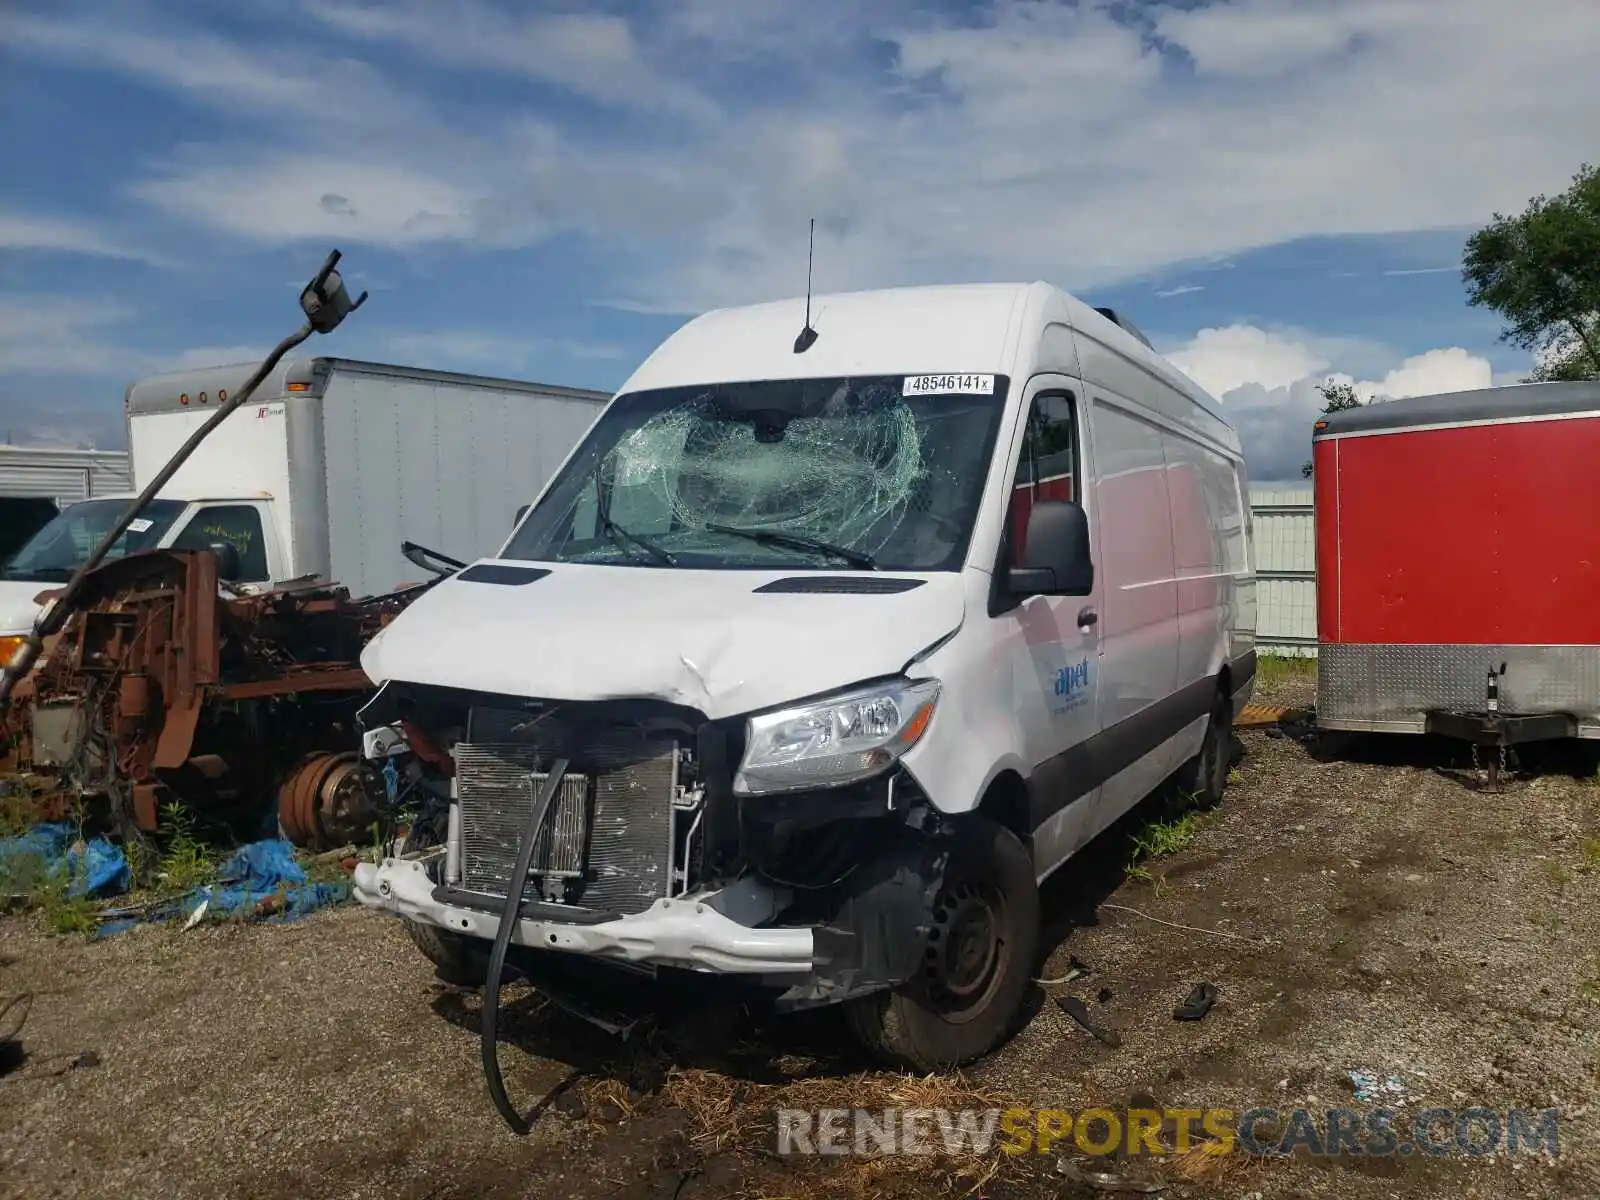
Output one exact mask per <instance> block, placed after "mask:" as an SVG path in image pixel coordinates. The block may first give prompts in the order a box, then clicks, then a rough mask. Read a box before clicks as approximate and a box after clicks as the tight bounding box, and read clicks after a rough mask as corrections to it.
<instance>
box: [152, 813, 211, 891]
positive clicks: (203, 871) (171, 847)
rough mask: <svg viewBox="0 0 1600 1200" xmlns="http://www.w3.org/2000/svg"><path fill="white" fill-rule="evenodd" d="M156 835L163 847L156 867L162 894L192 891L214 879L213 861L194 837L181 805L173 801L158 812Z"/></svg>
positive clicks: (192, 828)
mask: <svg viewBox="0 0 1600 1200" xmlns="http://www.w3.org/2000/svg"><path fill="white" fill-rule="evenodd" d="M159 834H160V836H161V838H162V840H163V842H164V843H165V848H164V849H163V850H162V852H161V857H160V860H159V862H158V863H157V864H156V878H157V880H158V881H159V883H160V885H161V889H162V890H163V891H172V892H188V891H192V890H193V889H195V888H197V887H201V886H203V885H204V884H207V883H210V882H211V881H212V879H213V878H215V877H216V873H217V862H216V859H215V858H214V857H213V856H212V853H211V850H210V849H209V848H208V847H207V846H206V845H205V844H204V843H203V842H201V841H199V840H198V839H197V838H196V837H195V836H194V825H193V822H192V821H191V819H190V817H189V814H188V812H187V811H186V810H185V809H184V807H183V806H182V805H181V804H178V803H177V802H176V801H174V802H173V803H171V804H168V805H167V806H166V807H165V808H163V809H162V810H161V822H160V830H159Z"/></svg>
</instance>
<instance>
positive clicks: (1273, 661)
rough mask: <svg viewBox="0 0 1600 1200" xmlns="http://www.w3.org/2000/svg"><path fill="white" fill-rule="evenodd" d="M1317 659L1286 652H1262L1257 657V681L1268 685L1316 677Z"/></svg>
mask: <svg viewBox="0 0 1600 1200" xmlns="http://www.w3.org/2000/svg"><path fill="white" fill-rule="evenodd" d="M1316 675H1317V660H1316V659H1314V658H1295V657H1291V656H1289V655H1284V654H1262V655H1259V656H1257V658H1256V682H1257V683H1260V684H1262V685H1264V686H1266V687H1271V686H1272V685H1273V684H1276V683H1283V682H1285V681H1287V680H1291V679H1315V678H1316Z"/></svg>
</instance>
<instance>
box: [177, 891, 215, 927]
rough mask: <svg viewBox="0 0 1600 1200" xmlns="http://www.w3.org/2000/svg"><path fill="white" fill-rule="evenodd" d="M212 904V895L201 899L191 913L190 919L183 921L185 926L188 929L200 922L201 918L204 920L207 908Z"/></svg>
mask: <svg viewBox="0 0 1600 1200" xmlns="http://www.w3.org/2000/svg"><path fill="white" fill-rule="evenodd" d="M210 906H211V897H210V896H207V897H206V898H205V899H204V900H202V901H200V903H199V904H197V905H195V907H194V911H193V912H192V913H190V914H189V919H188V920H187V921H185V922H184V923H183V928H184V929H185V930H186V931H187V930H190V929H193V928H194V927H195V926H196V925H198V924H200V922H201V920H203V919H204V917H205V915H206V909H207V908H209V907H210Z"/></svg>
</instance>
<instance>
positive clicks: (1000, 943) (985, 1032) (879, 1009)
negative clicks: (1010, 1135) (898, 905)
mask: <svg viewBox="0 0 1600 1200" xmlns="http://www.w3.org/2000/svg"><path fill="white" fill-rule="evenodd" d="M1038 940H1039V892H1038V887H1037V885H1036V883H1035V880H1034V874H1033V859H1032V856H1031V855H1029V853H1028V850H1027V847H1026V846H1024V845H1023V844H1022V842H1021V841H1020V840H1018V838H1017V836H1016V835H1015V834H1013V833H1012V832H1011V831H1010V830H1008V829H1006V828H1004V827H1003V826H1000V825H997V824H995V823H994V822H992V821H987V820H983V819H981V818H974V819H973V821H972V823H971V825H970V826H969V827H968V828H966V829H964V830H963V831H962V833H961V836H960V838H959V839H958V841H957V842H956V846H955V848H954V850H952V852H951V857H950V861H949V864H948V866H947V868H946V871H945V878H944V882H943V884H942V886H941V887H940V889H939V892H938V894H937V896H936V897H935V898H934V904H933V913H932V920H931V928H930V929H929V932H928V938H927V942H926V944H925V945H924V947H923V955H922V962H921V969H920V970H919V971H918V973H917V974H916V975H915V976H913V977H912V978H911V979H910V980H908V981H907V982H906V983H905V984H904V985H902V986H901V987H899V988H896V989H894V990H893V991H888V992H880V993H876V994H874V995H870V996H864V997H861V998H860V999H858V1000H853V1001H849V1002H848V1003H847V1004H846V1006H845V1016H846V1020H847V1021H848V1022H849V1025H850V1028H851V1031H852V1033H854V1035H855V1036H856V1038H857V1039H858V1040H859V1041H860V1042H861V1043H862V1044H863V1045H864V1046H865V1047H866V1048H867V1049H868V1050H869V1051H871V1052H872V1053H873V1054H875V1055H876V1056H877V1057H878V1058H880V1059H882V1060H883V1061H885V1062H886V1063H887V1064H889V1065H893V1066H900V1067H909V1068H910V1069H912V1070H914V1071H918V1072H920V1073H923V1074H926V1073H928V1072H930V1071H941V1070H948V1069H950V1068H952V1067H958V1066H961V1065H963V1064H965V1063H968V1062H971V1061H973V1060H974V1059H977V1058H981V1057H982V1056H983V1055H985V1054H987V1053H989V1052H990V1051H991V1050H993V1049H995V1048H996V1047H997V1046H998V1045H1000V1043H1001V1042H1003V1041H1004V1040H1005V1039H1006V1037H1007V1035H1008V1034H1009V1033H1010V1032H1011V1026H1012V1022H1013V1021H1014V1020H1015V1019H1016V1017H1017V1014H1018V1012H1019V1010H1020V1009H1021V1007H1022V1000H1023V996H1024V994H1025V993H1026V991H1027V987H1028V979H1029V972H1030V969H1031V967H1032V963H1033V957H1034V950H1035V947H1036V946H1037V945H1038Z"/></svg>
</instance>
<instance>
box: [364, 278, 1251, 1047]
mask: <svg viewBox="0 0 1600 1200" xmlns="http://www.w3.org/2000/svg"><path fill="white" fill-rule="evenodd" d="M813 306H814V311H815V312H816V313H817V320H816V321H815V322H814V328H815V337H814V338H812V337H811V336H810V335H807V336H806V337H802V338H800V339H799V340H797V338H796V335H797V334H800V333H801V330H802V326H803V322H804V312H805V307H804V302H803V301H801V300H792V301H786V302H783V303H775V304H766V305H760V306H756V307H750V308H739V309H732V310H724V311H718V312H713V313H710V314H708V315H705V316H702V317H700V318H698V319H696V320H694V321H692V322H690V323H689V324H688V325H686V326H685V327H684V328H682V329H681V330H679V331H678V332H677V333H676V334H674V335H673V336H672V337H671V338H669V339H668V340H667V341H666V342H665V343H664V344H663V345H662V346H661V347H660V348H659V349H658V350H657V351H656V352H655V353H654V354H652V355H651V356H650V357H649V358H648V359H647V360H646V361H645V362H644V364H643V365H642V366H640V367H639V368H638V370H637V371H636V372H635V373H634V375H633V376H632V378H630V379H629V380H628V382H627V383H626V385H625V386H624V387H623V388H622V390H621V392H620V393H619V394H618V395H617V397H616V398H615V399H614V400H613V401H612V402H611V403H610V405H609V406H608V407H607V409H606V411H605V412H604V413H603V414H602V416H601V417H600V419H599V420H598V421H597V422H596V424H595V426H594V428H593V429H591V430H590V431H589V433H588V434H587V436H586V437H585V438H584V439H583V441H582V442H581V443H580V444H579V445H578V446H577V448H576V449H575V450H574V452H573V453H572V455H571V456H570V457H569V458H568V459H567V461H566V462H565V463H564V465H563V466H562V467H561V469H560V471H559V472H558V473H557V474H556V476H555V478H554V479H553V481H552V482H551V483H550V484H549V486H548V487H546V488H545V489H544V490H543V491H542V493H541V494H540V495H539V497H538V499H537V502H536V503H534V504H533V505H532V508H531V510H530V511H529V512H528V513H527V514H526V516H525V517H524V518H523V519H522V521H521V522H520V523H519V524H518V526H517V528H516V530H515V531H514V532H513V534H512V535H511V537H510V538H509V540H508V541H507V542H506V543H505V545H504V546H503V547H501V548H500V550H499V551H498V553H496V554H494V555H493V556H491V557H489V558H485V559H483V560H481V561H478V562H476V563H474V564H472V565H471V566H470V567H469V568H468V569H466V570H463V571H461V572H460V573H458V574H457V575H456V576H455V577H453V578H451V579H447V580H445V581H444V582H442V583H441V584H439V585H437V586H436V587H435V588H434V589H433V590H432V591H431V592H429V593H428V594H427V595H425V596H423V597H421V598H420V599H419V600H418V601H417V602H416V603H415V604H413V605H411V606H410V607H409V608H408V609H407V611H405V612H404V613H402V614H401V615H400V616H399V618H398V619H397V620H396V621H395V622H394V623H392V624H391V625H389V626H388V627H387V628H386V629H385V630H384V631H383V632H381V633H380V634H379V635H378V636H377V637H376V638H375V639H374V640H373V641H372V642H371V643H369V645H368V646H367V648H366V651H365V653H364V656H363V659H362V665H363V667H364V668H365V670H366V672H367V674H368V675H369V676H370V677H371V678H372V679H374V680H375V681H378V682H379V683H380V685H381V686H380V688H379V691H378V694H377V695H376V696H375V697H374V699H373V701H372V702H371V703H370V704H369V706H368V709H367V710H366V712H365V713H364V715H363V724H364V726H365V727H366V728H367V729H368V730H369V740H370V739H371V735H372V733H374V732H378V731H384V730H398V731H399V732H400V733H402V734H404V735H405V736H406V737H407V738H409V739H410V744H411V745H412V746H413V747H414V748H415V749H416V751H417V753H418V755H419V757H421V758H423V759H425V760H426V761H427V762H429V763H431V764H433V768H434V770H435V771H436V773H437V776H438V778H440V779H448V785H447V786H446V787H444V788H442V791H443V793H444V794H448V795H449V796H450V801H449V810H448V822H447V833H446V836H445V837H444V839H443V840H442V843H441V844H438V845H435V846H432V847H428V848H425V849H413V850H410V851H408V852H407V853H402V854H396V855H394V856H392V857H389V858H387V859H385V860H384V861H383V862H381V863H378V864H366V865H362V866H359V867H358V868H357V874H356V890H357V894H358V896H359V898H360V899H361V900H362V901H363V902H364V903H367V904H369V905H373V906H376V907H378V908H382V909H387V910H389V911H391V912H393V913H396V914H398V915H400V916H401V917H403V918H405V919H406V920H407V921H408V922H409V923H410V924H411V926H412V929H413V931H414V933H413V936H414V937H416V939H417V941H418V942H419V944H420V945H422V946H423V947H424V948H425V949H426V950H427V951H428V952H429V953H430V954H431V955H432V956H433V957H434V958H435V961H436V962H438V963H439V964H440V966H441V968H448V969H450V970H453V971H456V972H457V973H459V974H464V975H468V976H470V974H471V972H472V971H473V970H477V971H478V972H479V974H478V979H479V980H480V981H481V980H482V978H483V976H482V971H483V968H484V966H485V964H486V962H487V961H488V960H487V958H486V956H485V953H484V952H485V951H487V950H488V949H489V948H490V944H491V939H494V938H495V937H496V935H497V934H500V933H502V931H503V932H504V936H505V937H506V938H507V939H508V940H509V946H508V947H507V951H506V952H507V954H508V957H507V961H508V962H509V963H512V964H514V965H515V967H516V968H517V969H519V970H521V971H523V972H524V973H525V974H526V975H527V976H528V977H529V978H530V979H532V980H533V981H534V982H535V984H536V985H537V986H541V987H545V986H547V981H557V980H559V987H560V988H561V989H563V992H562V994H564V995H566V996H568V997H569V998H572V997H579V998H581V996H582V995H584V994H590V993H586V992H585V991H584V989H586V988H590V987H591V986H592V988H593V992H592V994H593V995H595V996H596V997H598V996H600V995H601V993H602V992H604V993H605V995H606V996H607V997H609V998H610V999H611V1000H613V1001H614V998H615V997H616V996H618V995H633V996H636V997H638V998H639V999H640V1003H646V1002H648V1001H647V999H646V998H647V997H649V995H650V994H651V992H650V989H649V988H640V987H638V986H632V981H633V980H634V979H635V978H636V977H638V976H641V975H643V976H649V977H651V978H653V980H654V981H655V983H656V984H659V985H661V986H676V985H677V984H678V983H687V984H691V985H698V986H705V985H706V984H707V983H711V984H712V985H713V986H718V987H727V986H729V985H733V984H743V985H746V986H749V987H753V988H755V989H757V990H758V991H759V992H762V993H763V994H765V995H767V996H768V997H769V998H770V999H771V1000H772V1001H773V1003H774V1004H775V1006H776V1007H777V1008H778V1009H779V1010H786V1009H795V1008H801V1007H805V1006H809V1005H819V1004H827V1003H833V1002H842V1003H844V1004H846V1006H847V1011H848V1012H849V1014H850V1020H851V1023H852V1025H853V1027H854V1028H855V1029H856V1030H857V1032H858V1033H859V1034H861V1035H862V1036H863V1038H864V1040H865V1041H866V1042H867V1043H868V1044H869V1045H871V1046H873V1047H875V1048H877V1049H878V1050H879V1051H881V1052H883V1053H885V1054H886V1055H887V1057H889V1058H890V1059H891V1060H892V1061H896V1062H900V1063H904V1064H907V1065H910V1066H913V1067H915V1068H917V1069H921V1070H928V1069H934V1068H938V1067H944V1066H948V1065H951V1064H957V1063H961V1062H965V1061H968V1060H970V1059H973V1058H975V1057H977V1056H981V1055H983V1054H984V1053H986V1052H988V1051H989V1050H991V1049H992V1048H994V1047H995V1046H996V1045H997V1044H998V1043H999V1042H1000V1041H1002V1040H1003V1039H1004V1038H1005V1037H1006V1036H1007V1035H1008V1032H1009V1030H1010V1029H1011V1027H1012V1022H1013V1019H1014V1017H1015V1016H1016V1014H1017V1012H1018V1010H1019V1006H1020V1004H1021V1002H1022V1000H1023V997H1024V993H1025V990H1026V989H1027V987H1028V985H1029V979H1030V976H1031V975H1032V974H1033V973H1034V970H1035V968H1036V966H1037V963H1036V962H1035V957H1036V954H1037V952H1038V951H1039V949H1040V947H1039V936H1038V926H1039V900H1038V885H1039V883H1040V882H1041V881H1042V880H1044V879H1045V877H1046V876H1048V875H1050V874H1051V873H1052V872H1054V871H1057V870H1059V869H1061V868H1062V867H1063V866H1064V865H1065V864H1068V863H1069V862H1070V861H1071V860H1072V857H1073V855H1074V854H1075V853H1077V852H1078V851H1079V850H1080V849H1081V848H1082V847H1083V846H1084V845H1085V844H1086V843H1087V842H1088V841H1089V840H1090V839H1091V838H1092V837H1094V835H1095V834H1096V833H1098V832H1099V831H1101V830H1103V829H1104V828H1106V826H1108V825H1109V824H1111V823H1112V822H1113V821H1114V820H1116V819H1117V818H1118V817H1119V816H1121V815H1122V814H1123V813H1125V812H1126V811H1127V810H1129V809H1130V808H1131V807H1133V806H1134V805H1135V804H1136V803H1137V802H1138V801H1139V800H1140V799H1141V798H1143V797H1145V796H1146V795H1147V794H1149V793H1150V792H1151V791H1152V790H1154V789H1156V788H1157V787H1158V786H1159V785H1161V784H1163V783H1164V782H1167V781H1169V780H1171V779H1172V778H1173V777H1174V776H1176V777H1177V778H1178V781H1179V782H1180V783H1183V784H1185V785H1187V786H1188V787H1190V788H1191V789H1192V790H1193V791H1195V792H1198V793H1199V794H1200V796H1201V798H1203V799H1204V800H1207V801H1211V802H1214V801H1216V800H1217V799H1218V798H1219V795H1220V793H1221V791H1222V789H1223V785H1224V781H1225V779H1226V776H1227V768H1228V762H1229V751H1230V749H1231V733H1230V726H1231V723H1232V717H1233V715H1234V714H1235V713H1236V711H1237V710H1238V709H1239V708H1240V707H1241V706H1242V705H1243V704H1244V702H1245V701H1246V700H1247V698H1248V697H1249V696H1250V694H1251V689H1252V686H1253V680H1254V675H1255V650H1254V626H1255V597H1254V576H1253V569H1252V562H1251V543H1250V534H1251V530H1250V522H1249V515H1248V509H1247V507H1246V505H1245V494H1246V492H1245V476H1244V466H1243V463H1242V460H1241V457H1240V449H1239V440H1238V438H1237V436H1236V435H1235V432H1234V430H1233V429H1232V428H1231V427H1230V426H1229V424H1228V421H1227V419H1226V418H1225V417H1224V415H1223V413H1222V410H1221V409H1220V407H1219V406H1218V405H1217V403H1216V402H1215V401H1213V400H1212V399H1211V398H1209V397H1208V396H1206V395H1205V394H1204V393H1203V392H1202V391H1201V389H1200V388H1198V387H1197V386H1196V385H1195V384H1194V383H1193V382H1191V381H1190V380H1189V379H1187V378H1186V377H1185V376H1183V375H1182V374H1181V373H1179V372H1178V371H1177V370H1176V369H1175V368H1174V367H1173V366H1171V365H1170V364H1169V363H1167V362H1166V361H1165V360H1164V359H1162V358H1161V357H1160V356H1158V355H1157V354H1156V353H1155V352H1154V351H1153V350H1152V348H1151V347H1150V345H1149V344H1148V342H1147V341H1146V340H1145V339H1144V338H1143V336H1142V335H1140V334H1138V333H1137V331H1136V330H1133V329H1132V328H1131V327H1130V326H1128V325H1126V324H1125V323H1122V322H1120V321H1119V319H1118V318H1117V317H1116V314H1114V313H1110V312H1109V310H1097V309H1094V308H1091V307H1089V306H1087V305H1086V304H1084V303H1082V302H1080V301H1078V300H1076V299H1074V298H1073V297H1071V296H1069V295H1067V294H1065V293H1063V292H1061V291H1059V290H1057V289H1056V288H1054V287H1051V286H1048V285H1046V284H1042V283H1034V284H1029V285H976V286H961V287H931V288H912V289H904V290H890V291H880V292H864V293H857V294H846V295H833V296H827V297H822V298H818V299H816V300H815V301H814V302H813ZM808 343H809V344H808ZM553 777H554V778H553ZM552 789H553V790H552ZM540 804H542V805H544V812H543V813H542V815H541V822H540V824H539V828H538V838H537V841H536V843H530V845H531V849H530V850H529V853H530V855H531V870H530V872H529V874H528V875H527V876H526V877H524V878H521V879H518V878H514V876H515V875H516V873H517V872H516V867H515V859H516V855H517V854H518V850H519V847H520V846H522V845H523V844H524V842H525V840H526V839H525V834H526V829H525V827H526V826H527V825H528V824H529V823H530V820H531V816H532V814H533V813H534V812H535V811H536V806H537V805H540ZM508 892H509V893H510V894H511V895H510V898H509V899H508ZM519 900H520V904H519ZM503 921H504V925H503V924H502V923H503ZM619 981H620V982H622V984H623V986H621V987H608V986H607V985H608V984H615V983H618V982H619ZM549 986H556V984H555V983H554V982H550V983H549ZM596 1003H597V1004H598V1003H599V1001H598V999H597V1000H596Z"/></svg>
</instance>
